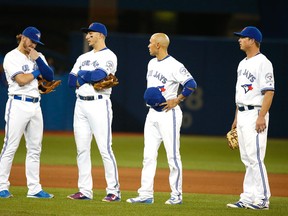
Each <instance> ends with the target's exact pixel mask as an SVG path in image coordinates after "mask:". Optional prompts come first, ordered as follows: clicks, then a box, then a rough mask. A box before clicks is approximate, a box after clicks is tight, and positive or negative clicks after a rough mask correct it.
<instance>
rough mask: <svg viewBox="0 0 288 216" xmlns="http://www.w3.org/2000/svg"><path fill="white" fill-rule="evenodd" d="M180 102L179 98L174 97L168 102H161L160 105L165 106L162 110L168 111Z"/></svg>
mask: <svg viewBox="0 0 288 216" xmlns="http://www.w3.org/2000/svg"><path fill="white" fill-rule="evenodd" d="M179 102H180V101H179V100H178V98H174V99H171V100H167V101H166V102H164V103H162V104H160V106H164V108H163V109H162V110H163V111H166V112H168V111H169V110H171V109H173V108H174V107H176V106H177V105H178V104H179Z"/></svg>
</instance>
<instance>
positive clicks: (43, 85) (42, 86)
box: [37, 75, 61, 94]
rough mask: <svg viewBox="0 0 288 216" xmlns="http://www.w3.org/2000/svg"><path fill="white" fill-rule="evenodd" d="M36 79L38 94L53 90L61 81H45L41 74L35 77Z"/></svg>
mask: <svg viewBox="0 0 288 216" xmlns="http://www.w3.org/2000/svg"><path fill="white" fill-rule="evenodd" d="M37 80H38V90H39V92H40V94H49V93H50V92H52V91H55V90H54V89H55V88H56V87H57V86H59V85H60V83H61V80H52V81H47V80H46V79H44V78H43V77H42V76H41V75H40V76H38V77H37Z"/></svg>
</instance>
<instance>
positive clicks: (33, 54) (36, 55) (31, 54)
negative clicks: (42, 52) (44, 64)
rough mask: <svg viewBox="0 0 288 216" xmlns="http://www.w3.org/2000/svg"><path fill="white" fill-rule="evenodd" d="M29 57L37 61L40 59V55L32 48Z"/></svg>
mask: <svg viewBox="0 0 288 216" xmlns="http://www.w3.org/2000/svg"><path fill="white" fill-rule="evenodd" d="M29 57H30V58H31V59H33V60H36V59H37V58H38V57H39V53H38V52H37V51H36V50H35V49H33V48H30V52H29Z"/></svg>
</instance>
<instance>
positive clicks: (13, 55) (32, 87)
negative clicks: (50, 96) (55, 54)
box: [3, 48, 47, 97]
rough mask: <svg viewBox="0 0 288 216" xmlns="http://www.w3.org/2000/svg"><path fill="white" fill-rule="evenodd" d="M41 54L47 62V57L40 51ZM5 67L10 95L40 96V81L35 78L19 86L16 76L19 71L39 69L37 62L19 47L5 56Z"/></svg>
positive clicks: (26, 71)
mask: <svg viewBox="0 0 288 216" xmlns="http://www.w3.org/2000/svg"><path fill="white" fill-rule="evenodd" d="M39 56H40V57H41V58H42V59H43V61H44V62H45V63H46V64H47V61H46V59H45V57H44V56H43V55H42V54H41V53H39ZM3 67H4V70H5V74H6V79H7V82H8V85H9V88H8V95H27V96H31V97H40V94H39V91H38V81H37V79H34V80H33V81H32V82H30V83H28V84H26V85H24V86H19V85H18V83H17V82H15V81H14V78H15V76H16V75H17V74H19V73H25V74H26V73H32V72H33V71H34V70H37V69H38V66H37V64H36V62H35V61H34V60H32V59H30V58H29V57H27V56H26V55H24V54H23V53H21V52H20V51H19V50H18V49H17V48H15V49H14V50H12V51H10V52H9V53H7V54H6V56H5V61H4V63H3Z"/></svg>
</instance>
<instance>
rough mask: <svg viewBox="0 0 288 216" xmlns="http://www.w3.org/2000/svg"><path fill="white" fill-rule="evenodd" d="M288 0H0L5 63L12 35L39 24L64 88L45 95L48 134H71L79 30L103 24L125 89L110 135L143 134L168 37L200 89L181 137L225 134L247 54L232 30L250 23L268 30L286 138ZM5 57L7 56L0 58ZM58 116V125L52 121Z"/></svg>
mask: <svg viewBox="0 0 288 216" xmlns="http://www.w3.org/2000/svg"><path fill="white" fill-rule="evenodd" d="M287 9H288V3H287V2H286V1H284V0H276V1H267V0H262V1H260V0H241V1H240V0H233V1H232V0H217V1H216V0H169V1H168V0H146V1H144V0H90V1H89V0H61V1H56V0H49V1H48V0H42V1H33V0H25V1H21V0H14V1H11V0H10V1H8V0H0V18H1V22H0V29H1V30H0V31H1V34H0V62H1V58H2V59H3V57H4V55H5V54H6V53H7V52H8V51H10V50H12V49H13V48H15V47H16V38H15V36H16V35H17V34H19V33H21V32H22V31H23V29H24V28H26V27H27V26H35V27H37V28H38V29H39V30H40V31H41V33H42V38H41V41H43V42H44V43H45V46H38V47H37V49H38V50H39V51H40V52H43V53H44V54H45V56H46V58H47V59H48V60H49V61H51V64H53V66H54V67H55V73H56V78H57V79H61V80H62V81H63V82H62V85H61V86H60V87H59V88H58V89H57V90H56V92H54V93H52V94H50V95H44V96H43V97H42V102H41V106H42V109H43V114H44V124H45V130H68V131H70V130H72V127H73V125H72V119H73V109H74V103H75V94H74V91H73V90H72V89H69V88H68V86H67V77H68V73H69V72H70V70H71V68H72V66H73V64H74V62H75V60H76V58H77V57H78V56H79V55H80V54H81V53H83V52H85V51H87V50H88V47H87V44H86V43H85V41H83V34H82V33H81V32H80V28H81V27H88V25H89V24H90V23H91V22H95V21H96V22H102V23H104V24H105V25H106V26H107V28H108V37H107V40H106V43H107V46H108V47H109V48H110V49H111V50H113V51H114V52H115V53H116V55H117V56H118V71H117V76H118V78H119V80H120V85H119V86H117V87H115V88H114V89H113V94H112V97H111V98H112V102H113V110H114V119H113V130H114V131H117V132H142V131H143V126H144V121H145V116H146V113H147V108H146V107H145V104H144V101H143V92H144V90H145V85H146V80H145V75H146V67H147V63H148V61H149V60H150V59H151V56H149V53H148V49H147V46H148V43H149V38H150V36H151V34H153V33H155V32H164V33H166V34H168V36H169V37H170V40H171V44H170V47H169V53H170V54H171V55H173V56H174V57H175V58H176V59H178V60H179V61H181V62H182V63H183V64H184V65H185V66H186V67H187V69H188V70H189V71H190V72H191V74H192V75H193V76H194V78H195V80H196V81H197V83H198V86H199V88H198V89H197V91H196V92H195V94H193V95H192V96H190V97H189V98H188V99H187V100H186V101H185V103H183V104H182V109H183V113H184V119H183V126H182V132H183V133H185V134H201V135H203V134H207V135H224V134H225V133H226V131H227V130H228V129H229V128H230V126H231V123H232V121H233V118H234V109H235V104H234V93H235V89H234V88H235V82H236V68H237V65H238V63H239V61H240V60H241V59H242V58H244V57H245V55H244V53H243V52H242V51H240V50H239V45H238V43H237V38H235V37H234V36H233V32H235V31H241V29H242V28H243V27H245V26H248V25H254V26H257V27H258V28H259V29H260V30H261V31H262V33H263V36H264V40H263V43H262V46H261V51H262V52H263V53H264V54H265V55H266V56H267V57H268V58H269V59H270V60H271V62H272V63H273V66H274V74H275V79H276V94H275V97H274V101H273V105H272V107H271V112H270V129H269V131H270V132H269V133H270V135H271V136H274V137H288V127H287V124H286V122H287V121H288V114H287V110H288V109H287V108H288V103H287V102H288V100H287V97H286V93H287V90H286V88H285V87H286V86H287V81H288V77H287V64H286V61H287V57H288V56H287V50H288V46H287V38H288V15H287ZM1 56H2V57H1ZM6 99H7V86H6V85H5V79H4V77H3V73H2V75H1V84H0V101H1V103H0V116H2V118H0V129H4V127H5V122H4V112H5V103H6ZM55 119H57V121H55Z"/></svg>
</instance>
